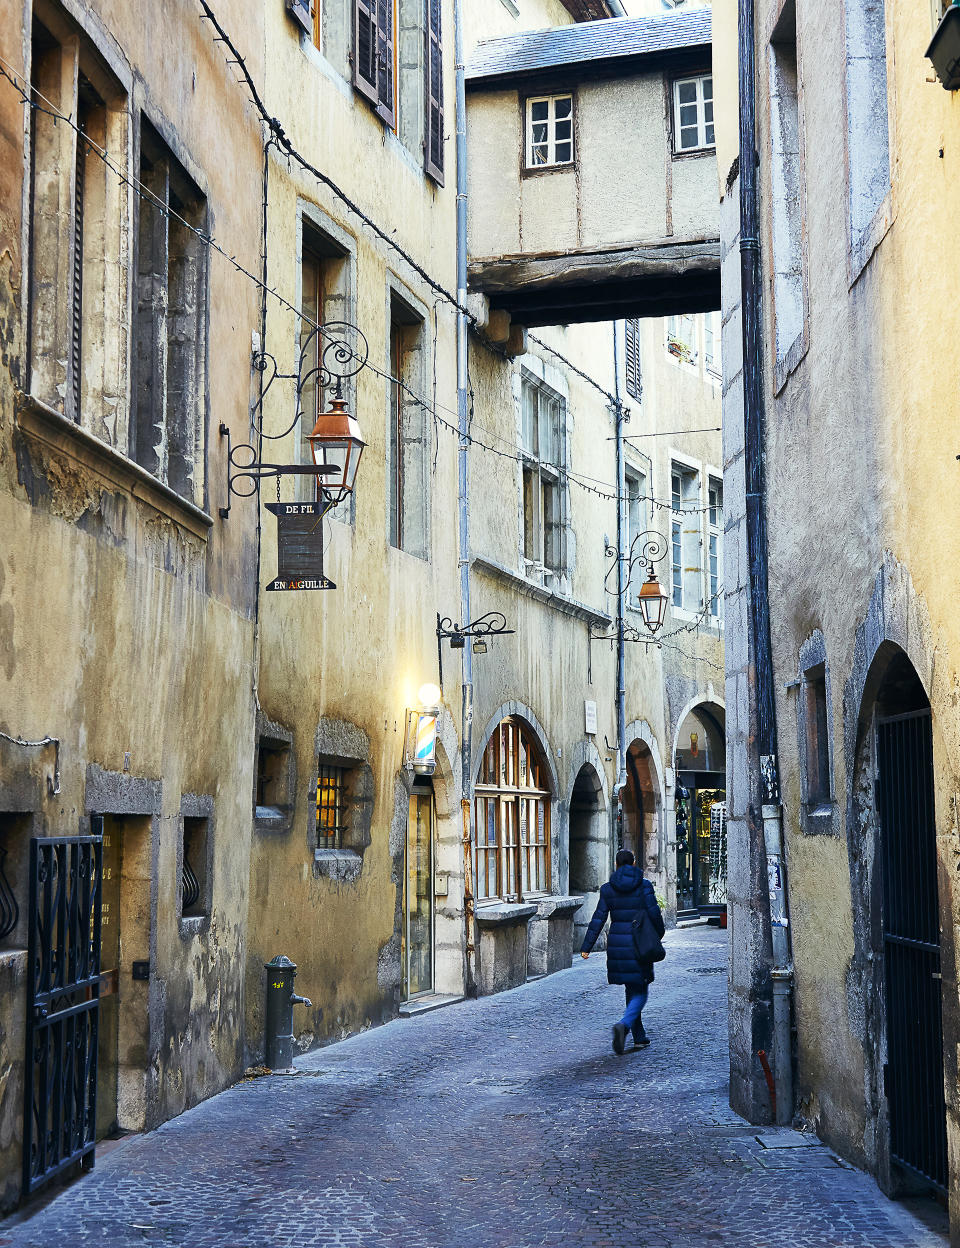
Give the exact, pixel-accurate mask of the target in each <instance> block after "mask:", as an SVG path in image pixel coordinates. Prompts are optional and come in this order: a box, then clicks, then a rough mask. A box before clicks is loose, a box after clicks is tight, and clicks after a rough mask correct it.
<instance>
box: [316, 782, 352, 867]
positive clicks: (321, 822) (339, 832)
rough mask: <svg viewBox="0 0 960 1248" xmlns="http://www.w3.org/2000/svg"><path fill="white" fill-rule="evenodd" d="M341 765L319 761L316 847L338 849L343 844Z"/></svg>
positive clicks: (344, 823) (343, 812) (343, 796)
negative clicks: (336, 765)
mask: <svg viewBox="0 0 960 1248" xmlns="http://www.w3.org/2000/svg"><path fill="white" fill-rule="evenodd" d="M345 776H346V771H345V769H344V768H343V767H335V766H331V765H329V764H327V763H323V762H321V763H320V766H319V768H318V772H317V848H318V849H340V848H342V846H343V837H344V832H345V831H346V819H345V809H346V807H345V800H344V798H345V786H344V781H345Z"/></svg>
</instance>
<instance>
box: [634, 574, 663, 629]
mask: <svg viewBox="0 0 960 1248" xmlns="http://www.w3.org/2000/svg"><path fill="white" fill-rule="evenodd" d="M666 610H667V591H666V590H665V589H664V588H663V586H662V585H661V584H660V582H659V581H658V580H657V574H656V572H655V571H654V568H653V564H652V563H648V564H647V579H646V580H645V581H644V582H643V584H642V585H641V586H640V614H641V615H642V616H643V622H644V624H645V625H646V628H647V631H648V632H650V633H655V632H656V631H657V629H659V628H660V627H661V626H662V624H663V617H664V615H665V614H666Z"/></svg>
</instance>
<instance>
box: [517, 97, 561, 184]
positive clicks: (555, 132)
mask: <svg viewBox="0 0 960 1248" xmlns="http://www.w3.org/2000/svg"><path fill="white" fill-rule="evenodd" d="M526 108H527V159H526V166H527V168H528V169H543V168H549V167H550V166H551V165H570V164H572V163H573V96H572V95H538V96H533V97H531V98H530V99H528V100H527V104H526Z"/></svg>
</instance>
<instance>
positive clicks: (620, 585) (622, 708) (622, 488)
mask: <svg viewBox="0 0 960 1248" xmlns="http://www.w3.org/2000/svg"><path fill="white" fill-rule="evenodd" d="M619 343H620V328H619V322H618V321H614V323H613V393H614V396H615V398H616V401H617V403H616V407H615V408H614V413H613V415H614V446H615V448H616V461H617V465H616V466H617V782H616V784H615V785H614V789H613V799H614V800H613V810H614V819H615V820H616V827H615V829H614V831H615V834H616V835H615V839H616V841H617V849H620V848H621V842H622V838H623V807H622V804H621V795H622V793H623V790H624V788H625V787H626V783H627V743H626V741H625V740H624V737H625V736H626V735H627V676H626V645H625V642H624V638H623V598H624V589H625V588H626V587H625V585H624V570H625V568H626V565H627V560H628V559H629V554H628V552H627V550H626V541H627V518H626V494H627V487H626V476H625V467H624V462H623V461H624V456H623V424H624V419H625V417H624V410H623V401H622V397H621V394H620V359H619V351H618V347H619Z"/></svg>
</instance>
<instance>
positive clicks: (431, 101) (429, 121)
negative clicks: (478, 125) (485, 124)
mask: <svg viewBox="0 0 960 1248" xmlns="http://www.w3.org/2000/svg"><path fill="white" fill-rule="evenodd" d="M427 8H428V18H427V82H426V97H427V98H426V105H427V115H426V134H425V135H424V168H425V169H426V171H427V173H428V174H429V175H430V177H431V178H433V179H434V180H435V181H437V182H439V183H440V185H441V186H443V41H442V39H441V29H440V21H441V9H442V3H441V0H427Z"/></svg>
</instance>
